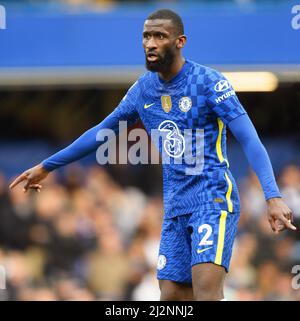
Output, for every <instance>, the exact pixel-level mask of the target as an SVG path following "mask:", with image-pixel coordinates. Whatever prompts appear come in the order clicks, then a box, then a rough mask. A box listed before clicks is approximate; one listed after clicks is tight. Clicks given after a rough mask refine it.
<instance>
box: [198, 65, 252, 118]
mask: <svg viewBox="0 0 300 321" xmlns="http://www.w3.org/2000/svg"><path fill="white" fill-rule="evenodd" d="M204 85H205V95H206V101H207V104H208V106H209V107H210V108H212V109H213V111H214V112H215V113H216V114H217V116H218V117H220V118H221V120H222V121H223V122H224V123H225V124H228V123H230V122H231V121H232V120H234V119H235V118H237V117H239V116H241V115H243V114H246V111H245V109H244V107H243V106H242V104H241V103H240V101H239V99H238V97H237V95H236V93H235V91H234V89H233V88H232V86H231V84H230V83H229V81H228V80H227V79H226V78H225V77H224V76H223V75H222V74H221V73H220V72H217V71H215V70H212V71H209V72H208V73H207V74H206V75H205V77H204Z"/></svg>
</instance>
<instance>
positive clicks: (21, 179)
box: [9, 173, 28, 189]
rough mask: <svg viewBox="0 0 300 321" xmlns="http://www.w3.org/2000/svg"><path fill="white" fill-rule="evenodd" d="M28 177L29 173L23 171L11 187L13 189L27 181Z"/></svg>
mask: <svg viewBox="0 0 300 321" xmlns="http://www.w3.org/2000/svg"><path fill="white" fill-rule="evenodd" d="M27 177H28V174H27V173H23V174H21V175H20V176H18V177H17V178H16V179H15V180H14V181H13V182H12V183H11V184H10V185H9V188H10V189H13V188H14V187H16V186H17V185H18V184H20V183H21V182H23V181H25V180H26V179H27Z"/></svg>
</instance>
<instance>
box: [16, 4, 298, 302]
mask: <svg viewBox="0 0 300 321" xmlns="http://www.w3.org/2000/svg"><path fill="white" fill-rule="evenodd" d="M185 44H186V36H185V35H184V27H183V23H182V20H181V18H180V17H179V16H178V15H177V14H176V13H174V12H173V11H170V10H158V11H156V12H154V13H152V14H151V15H150V16H148V18H147V19H146V21H145V23H144V30H143V47H144V51H145V56H146V67H147V69H148V70H149V71H148V72H146V73H145V74H144V75H142V76H141V77H140V78H139V79H138V80H137V81H136V82H135V84H134V85H133V86H132V87H131V88H130V89H129V90H128V92H127V95H126V96H125V97H124V98H123V100H122V101H121V102H120V104H119V106H118V107H117V108H116V109H115V110H114V111H113V112H112V113H111V114H110V115H109V116H108V117H107V118H105V119H104V120H103V121H102V122H101V123H100V124H98V125H97V126H95V127H94V128H92V129H90V130H88V131H87V132H86V133H84V134H83V135H82V136H80V137H79V138H78V139H77V140H75V141H74V142H73V143H72V144H71V145H70V146H68V147H66V148H65V149H63V150H61V151H59V152H58V153H56V154H54V155H53V156H51V157H49V158H48V159H46V160H44V161H43V162H42V163H41V164H39V165H37V166H35V167H33V168H31V169H29V170H27V171H25V172H24V173H23V174H21V175H20V176H19V177H17V178H16V179H15V180H14V182H12V184H11V186H10V187H11V188H13V187H15V186H16V185H18V184H19V183H21V182H25V185H24V190H25V191H27V190H28V189H35V190H37V191H40V189H41V187H42V186H41V184H40V182H41V181H42V180H43V179H44V178H46V176H47V175H48V174H49V172H51V171H53V170H55V169H57V168H58V167H61V166H64V165H67V164H69V163H71V162H73V161H76V160H78V159H80V158H81V157H83V156H85V155H87V154H89V153H91V152H94V151H95V150H96V149H97V148H98V147H99V144H101V143H100V142H99V141H97V140H96V135H97V133H98V132H99V131H100V130H101V129H104V128H109V129H112V130H114V131H115V132H117V131H118V123H119V121H121V120H122V121H123V120H126V121H128V122H129V123H130V124H132V123H135V122H136V121H137V119H138V118H140V119H141V120H142V122H143V123H144V126H145V128H146V130H147V131H148V132H149V133H150V131H151V130H152V129H158V130H159V131H162V132H165V133H167V135H166V136H165V138H164V139H165V141H164V143H163V144H161V145H160V149H161V150H160V152H161V153H163V152H164V153H165V154H167V155H168V156H169V159H170V161H169V162H168V163H165V164H163V183H164V188H163V192H164V222H163V226H162V234H161V243H160V249H159V257H158V264H157V276H158V279H159V286H160V289H161V300H192V299H195V300H222V299H224V294H223V283H224V278H225V276H226V273H227V272H228V269H229V262H230V258H231V253H232V247H233V241H234V237H235V234H236V229H237V224H238V220H239V212H240V204H239V196H238V191H237V187H236V184H235V181H234V179H233V177H232V175H231V173H230V171H229V164H228V161H227V159H226V158H227V157H226V127H229V129H230V130H231V132H232V133H233V135H234V136H235V137H236V139H237V140H238V141H239V143H240V144H241V146H242V148H243V150H244V152H245V154H246V156H247V159H248V161H249V163H250V165H251V166H252V168H253V169H254V171H255V172H256V174H257V176H258V178H259V180H260V183H261V186H262V189H263V191H264V195H265V199H266V202H267V215H268V220H269V222H270V225H271V228H272V229H273V231H274V232H277V233H278V232H280V231H283V230H285V229H291V230H296V227H295V226H294V225H293V224H292V212H291V210H290V209H289V208H288V206H287V205H286V204H285V203H284V202H283V200H282V198H281V194H280V192H279V189H278V187H277V184H276V181H275V178H274V174H273V170H272V166H271V163H270V160H269V157H268V155H267V152H266V150H265V148H264V146H263V145H262V143H261V141H260V139H259V137H258V135H257V133H256V130H255V128H254V126H253V124H252V122H251V120H250V119H249V117H248V115H247V113H246V111H245V109H244V108H243V107H242V105H241V104H240V102H239V100H238V98H237V96H236V94H235V92H234V90H233V88H232V87H231V85H230V83H229V82H228V81H227V79H226V78H224V76H223V75H222V74H221V73H219V72H218V71H216V70H214V69H212V68H208V67H205V66H203V65H200V64H198V63H195V62H193V61H189V60H187V59H185V58H184V57H183V55H182V52H181V51H182V48H183V47H184V46H185ZM186 129H191V130H192V135H190V136H189V137H188V138H186V137H185V136H184V135H183V134H184V130H186ZM199 130H200V131H199ZM199 133H200V134H199ZM197 135H198V136H200V137H202V143H203V154H202V155H196V156H197V157H198V158H201V157H202V161H200V163H199V162H198V163H199V164H200V165H199V166H198V167H197V170H196V171H195V172H192V168H191V165H189V164H188V162H187V161H186V160H185V159H183V162H181V163H180V162H179V163H178V162H177V159H178V158H179V157H181V156H182V155H184V154H185V152H186V151H187V149H188V148H189V147H191V146H192V154H193V155H194V154H195V152H196V147H195V142H196V141H197V139H198V138H199V137H197ZM187 169H190V172H189V173H188V172H187ZM197 171H198V172H197Z"/></svg>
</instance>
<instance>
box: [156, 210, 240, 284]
mask: <svg viewBox="0 0 300 321" xmlns="http://www.w3.org/2000/svg"><path fill="white" fill-rule="evenodd" d="M239 217H240V213H229V212H227V211H219V210H212V211H204V212H203V211H201V212H195V213H192V214H186V215H181V216H177V217H174V218H170V219H165V220H164V222H163V225H162V232H161V241H160V248H159V256H158V262H157V278H158V279H159V280H171V281H175V282H182V283H192V266H193V265H195V264H199V263H214V264H217V265H220V266H223V267H224V268H225V270H226V272H228V269H229V263H230V259H231V254H232V247H233V241H234V238H235V235H236V230H237V225H238V221H239Z"/></svg>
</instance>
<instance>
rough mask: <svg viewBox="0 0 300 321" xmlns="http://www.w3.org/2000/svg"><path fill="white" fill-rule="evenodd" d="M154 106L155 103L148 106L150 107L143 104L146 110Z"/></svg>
mask: <svg viewBox="0 0 300 321" xmlns="http://www.w3.org/2000/svg"><path fill="white" fill-rule="evenodd" d="M154 104H155V103H153V104H150V105H147V104H145V105H144V108H145V109H147V108H149V107H151V106H152V105H154Z"/></svg>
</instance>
